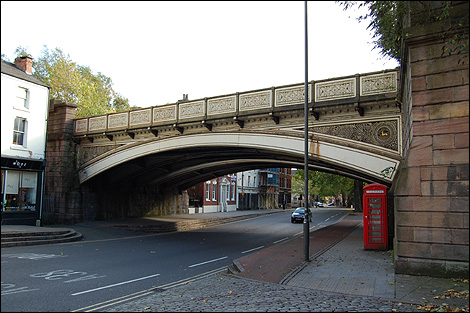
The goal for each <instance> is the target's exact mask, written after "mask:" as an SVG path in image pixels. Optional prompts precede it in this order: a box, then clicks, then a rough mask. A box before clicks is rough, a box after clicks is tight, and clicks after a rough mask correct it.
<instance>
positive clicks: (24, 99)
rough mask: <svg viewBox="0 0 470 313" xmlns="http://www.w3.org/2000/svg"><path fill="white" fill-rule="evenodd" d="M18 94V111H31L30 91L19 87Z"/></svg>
mask: <svg viewBox="0 0 470 313" xmlns="http://www.w3.org/2000/svg"><path fill="white" fill-rule="evenodd" d="M17 92H18V94H17V95H16V99H17V104H16V105H15V107H16V108H17V109H29V90H28V89H26V88H24V87H18V90H17Z"/></svg>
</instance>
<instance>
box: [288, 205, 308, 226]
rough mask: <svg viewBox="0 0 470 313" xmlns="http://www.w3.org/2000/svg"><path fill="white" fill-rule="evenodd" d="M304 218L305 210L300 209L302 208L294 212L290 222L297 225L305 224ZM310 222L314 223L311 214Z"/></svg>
mask: <svg viewBox="0 0 470 313" xmlns="http://www.w3.org/2000/svg"><path fill="white" fill-rule="evenodd" d="M304 218H305V208H303V207H300V208H297V209H295V211H294V212H292V215H291V217H290V222H291V223H296V222H301V223H303V222H304ZM310 221H312V216H311V214H310Z"/></svg>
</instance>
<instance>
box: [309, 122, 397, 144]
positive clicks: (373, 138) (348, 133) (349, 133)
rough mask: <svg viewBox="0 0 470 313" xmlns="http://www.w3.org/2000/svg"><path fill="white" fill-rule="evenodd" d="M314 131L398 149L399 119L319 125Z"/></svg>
mask: <svg viewBox="0 0 470 313" xmlns="http://www.w3.org/2000/svg"><path fill="white" fill-rule="evenodd" d="M312 131H314V132H316V133H319V134H325V135H330V136H335V137H341V138H345V139H350V140H355V141H359V142H364V143H369V144H373V145H376V146H380V147H383V148H387V149H390V150H394V151H398V124H397V120H390V121H379V122H364V123H354V124H344V125H328V126H317V127H314V128H313V130H312Z"/></svg>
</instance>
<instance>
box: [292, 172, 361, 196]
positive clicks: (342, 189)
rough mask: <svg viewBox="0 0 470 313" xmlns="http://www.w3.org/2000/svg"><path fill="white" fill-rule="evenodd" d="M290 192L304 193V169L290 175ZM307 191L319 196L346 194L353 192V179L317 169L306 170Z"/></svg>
mask: <svg viewBox="0 0 470 313" xmlns="http://www.w3.org/2000/svg"><path fill="white" fill-rule="evenodd" d="M291 186H292V193H293V194H299V195H304V194H305V177H304V170H303V169H299V170H297V171H296V172H295V174H294V175H293V176H292V185H291ZM308 186H309V187H308V192H309V195H315V196H319V197H320V198H325V197H330V196H337V195H339V194H342V195H343V199H346V196H348V195H351V194H353V192H354V180H353V179H351V178H348V177H345V176H341V175H336V174H330V173H326V172H319V171H308Z"/></svg>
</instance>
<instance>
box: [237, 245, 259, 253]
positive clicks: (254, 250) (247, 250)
mask: <svg viewBox="0 0 470 313" xmlns="http://www.w3.org/2000/svg"><path fill="white" fill-rule="evenodd" d="M263 248H264V246H260V247H258V248H253V249H250V250H246V251H243V252H242V254H244V253H248V252H251V251H255V250H259V249H263Z"/></svg>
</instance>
